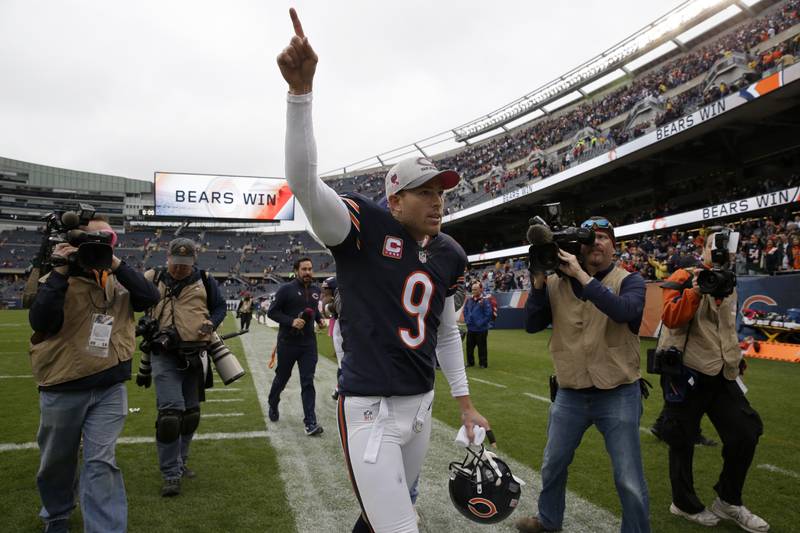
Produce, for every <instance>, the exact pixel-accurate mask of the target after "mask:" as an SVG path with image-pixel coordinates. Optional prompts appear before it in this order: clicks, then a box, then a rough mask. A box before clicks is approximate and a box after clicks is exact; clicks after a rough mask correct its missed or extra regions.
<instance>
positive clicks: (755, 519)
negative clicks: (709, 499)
mask: <svg viewBox="0 0 800 533" xmlns="http://www.w3.org/2000/svg"><path fill="white" fill-rule="evenodd" d="M711 512H712V513H714V514H715V515H717V516H718V517H720V518H723V519H725V520H733V521H734V522H736V523H737V524H739V527H740V528H742V529H744V530H745V531H749V532H750V533H765V532H766V531H769V524H767V522H766V521H765V520H764V519H763V518H761V517H760V516H758V515H754V514H753V513H752V512H751V511H750V509H748V508H747V507H745V506H744V505H731V504H729V503H726V502H724V501H723V500H721V499H719V497H717V499H716V500H714V503H712V504H711Z"/></svg>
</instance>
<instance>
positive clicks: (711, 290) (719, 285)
mask: <svg viewBox="0 0 800 533" xmlns="http://www.w3.org/2000/svg"><path fill="white" fill-rule="evenodd" d="M711 230H712V231H715V230H716V231H715V233H714V242H713V243H712V248H711V262H712V263H713V265H714V266H713V267H712V268H710V269H708V270H701V271H700V272H699V273H698V274H697V288H698V289H699V290H700V293H701V294H710V295H711V296H714V297H715V298H725V297H727V296H730V295H731V294H732V293H733V289H734V288H736V274H735V273H734V272H733V270H732V269H731V265H730V254H731V249H733V251H734V252H735V251H736V246H737V245H738V241H739V234H738V233H737V232H732V231H731V230H730V229H728V228H719V227H717V228H711Z"/></svg>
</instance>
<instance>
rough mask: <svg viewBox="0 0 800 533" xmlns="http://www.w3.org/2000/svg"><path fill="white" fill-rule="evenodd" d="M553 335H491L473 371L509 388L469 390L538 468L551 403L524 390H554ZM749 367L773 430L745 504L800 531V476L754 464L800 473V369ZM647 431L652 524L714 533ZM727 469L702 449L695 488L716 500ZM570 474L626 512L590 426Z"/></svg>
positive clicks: (506, 439)
mask: <svg viewBox="0 0 800 533" xmlns="http://www.w3.org/2000/svg"><path fill="white" fill-rule="evenodd" d="M548 338H549V332H547V331H545V332H541V333H538V334H535V335H529V334H526V333H525V332H524V331H521V330H496V331H491V332H489V368H487V369H480V368H477V367H473V368H469V369H467V373H468V375H469V376H474V377H477V378H480V379H484V380H487V381H491V382H493V383H498V384H503V385H506V386H507V387H508V388H506V389H500V388H497V387H493V386H491V385H487V384H483V383H479V382H477V381H473V382H471V383H470V392H471V395H472V398H473V402H474V404H475V406H476V407H477V408H478V409H479V410H480V411H481V413H482V414H483V415H484V416H486V417H487V418H488V419H489V420H490V422H491V424H492V427H493V429H494V431H495V433H496V435H497V438H498V443H499V446H500V450H499V452H500V454H501V456H502V455H503V454H508V455H509V456H511V457H513V458H514V459H516V460H518V461H520V462H522V463H525V464H527V465H530V466H532V467H533V468H535V469H536V470H539V469H540V468H541V463H542V451H543V450H544V445H545V442H546V427H547V408H548V404H546V403H544V402H541V401H539V400H535V399H533V398H528V397H526V396H523V395H522V393H523V392H529V393H533V394H536V395H538V396H545V397H547V396H549V389H548V384H547V383H548V376H549V375H550V374H551V373H552V368H553V366H552V363H551V360H550V357H549V355H548V351H547V340H548ZM654 344H655V343H654V341H652V340H645V341H643V342H642V365H643V367H644V366H645V359H644V354H645V351H646V349H647V348H650V347H653V346H654ZM320 352H322V353H323V354H325V355H326V356H328V357H331V354H332V353H333V349H332V346H331V344H330V341H329V340H327V339H323V338H322V337H320ZM748 363H749V365H750V366H749V368H748V370H747V372H746V375H745V381H746V383H747V386H748V387H749V389H750V391H749V392H748V395H747V396H748V398H749V399H750V402H751V404H752V405H753V407H754V408H755V409H756V410H757V411H758V412H759V413H760V415H761V417H762V419H763V421H764V427H765V431H764V435H763V436H762V437H761V440H760V442H759V446H758V448H757V450H756V456H755V459H754V461H753V468H751V469H750V472H749V474H748V478H747V482H746V484H745V490H744V502H745V505H747V506H748V507H749V508H750V509H751V510H753V511H754V512H756V513H757V514H759V515H761V516H762V517H764V518H765V519H766V520H767V521H768V522H770V524H771V526H772V529H771V531H798V530H799V529H800V526H798V524H800V511H798V505H797V502H798V495H800V482H799V481H798V480H797V479H796V478H793V477H789V476H786V475H783V474H777V473H773V472H769V471H767V470H763V469H759V468H755V466H756V465H758V464H764V463H766V464H772V465H775V466H778V467H780V468H784V469H787V470H791V471H793V472H800V441H798V436H800V431H799V430H800V421H798V418H797V416H796V411H797V405H798V404H797V400H798V396H797V392H796V391H797V383H798V382H800V365H796V364H791V363H782V362H774V361H764V360H758V359H751V360H748ZM646 377H647V378H648V379H649V380H650V381H651V382H652V383H653V385H654V386H655V389H654V390H653V393H652V395H651V396H650V398H649V399H648V400H646V401H644V415H643V417H642V423H641V425H642V426H643V427H650V425H652V423H653V422H654V421H655V419H656V417H657V416H658V413H659V412H660V410H661V406H662V401H661V397H660V395H661V391H660V388H659V386H658V381H657V379H656V378H657V376H646ZM436 393H437V401H436V403H435V407H434V416H435V417H436V418H438V419H440V420H441V421H443V422H445V423H447V424H449V425H451V426H454V427H455V426H457V424H458V423H459V418H458V409H457V405H456V403H455V402H454V401H450V400H449V396H450V393H449V388H448V386H447V382H446V380H445V379H444V377H443V376H442V375H441V374H440V375H438V376H437V380H436ZM703 431H704V433H705V434H706V435H707V436H709V437H712V438H714V439H716V440H719V437H718V436H717V434H716V431H715V430H714V428H713V426H711V424H710V423H709V422H708V419H707V418H706V417H704V419H703ZM641 437H642V438H641V441H642V456H643V460H644V468H645V475H646V478H647V483H648V487H649V491H650V516H651V523H652V530H653V531H654V532H659V533H661V532H666V533H671V532H674V533H680V532H684V531H706V528H703V527H702V526H694V525H693V524H689V523H687V522H686V521H684V520H680V519H678V518H676V517H674V516H672V515H671V514H670V513H669V510H668V508H669V504H670V502H671V493H670V486H669V477H668V469H667V447H666V445H664V444H662V443H660V442H658V441H657V440H656V439H655V438H654V437H652V436H651V435H649V434H642V436H641ZM721 467H722V457H721V446H717V447H714V448H706V447H698V448H696V449H695V460H694V476H695V485H696V490H697V493H698V495H699V496H700V497H701V498H702V499H703V501H705V502H706V503H707V504H710V503H711V501H712V500H713V498H714V496H715V495H714V493H713V489H712V486H713V485H714V483H716V480H717V477H718V475H719V472H720V469H721ZM569 472H570V475H569V482H568V489H569V490H572V491H574V492H576V493H578V494H579V495H580V496H582V497H583V498H585V499H586V500H588V501H589V502H591V503H593V504H595V505H599V506H601V507H603V508H605V509H608V510H610V511H611V512H613V513H615V514H616V515H617V516H619V515H620V513H621V509H620V506H619V500H618V499H617V494H616V490H615V488H614V482H613V478H612V474H611V463H610V460H609V458H608V455H607V454H606V452H605V448H604V445H603V440H602V437H601V436H600V433H599V432H598V431H597V430H596V429H594V428H592V429H590V430H589V431H587V432H586V435H585V436H584V438H583V442H582V444H581V446H580V448H579V449H578V451H577V452H576V455H575V460H574V461H573V463H572V466H571V467H570V471H569ZM528 497H532V496H528ZM715 530H716V531H741V530H740V529H738V528H737V527H734V526H733V525H732V524H731V523H728V524H720V526H718V527H717V528H715Z"/></svg>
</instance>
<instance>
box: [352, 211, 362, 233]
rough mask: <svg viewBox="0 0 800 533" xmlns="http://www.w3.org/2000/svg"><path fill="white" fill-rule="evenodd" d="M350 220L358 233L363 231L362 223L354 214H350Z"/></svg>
mask: <svg viewBox="0 0 800 533" xmlns="http://www.w3.org/2000/svg"><path fill="white" fill-rule="evenodd" d="M350 220H351V221H352V222H353V226H355V227H356V231H361V222H359V221H358V219H357V218H356V216H355V215H354V214H353V213H350Z"/></svg>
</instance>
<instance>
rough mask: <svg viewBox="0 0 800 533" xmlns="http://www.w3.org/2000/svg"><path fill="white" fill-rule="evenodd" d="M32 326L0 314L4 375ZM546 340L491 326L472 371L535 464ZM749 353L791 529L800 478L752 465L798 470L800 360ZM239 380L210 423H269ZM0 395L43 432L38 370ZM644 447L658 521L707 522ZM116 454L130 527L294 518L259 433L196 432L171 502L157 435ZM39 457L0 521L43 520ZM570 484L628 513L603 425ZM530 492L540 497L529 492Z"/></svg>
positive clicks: (23, 432) (771, 503)
mask: <svg viewBox="0 0 800 533" xmlns="http://www.w3.org/2000/svg"><path fill="white" fill-rule="evenodd" d="M226 327H227V328H228V330H230V329H233V327H234V324H233V321H232V319H229V320H228V321H227V322H226ZM28 334H29V329H28V326H27V315H26V313H25V312H21V311H4V312H0V375H20V374H30V364H29V362H28V357H27V355H26V353H27V337H28ZM547 338H548V333H547V332H543V333H540V334H536V335H527V334H525V333H524V332H522V331H508V330H506V331H492V332H490V334H489V362H490V367H489V368H488V369H485V370H484V369H478V368H470V369H468V374H469V375H470V376H474V377H478V378H481V379H485V380H487V381H491V382H494V383H501V384H504V385H506V386H507V387H508V388H506V389H499V388H496V387H493V386H491V385H487V384H482V383H479V382H477V381H473V382H472V383H471V392H472V397H473V399H474V402H475V405H476V406H477V407H478V409H480V410H481V412H482V413H483V414H484V415H486V416H487V417H488V418H489V419H490V420H491V422H492V425H493V427H494V429H495V432H496V433H497V436H498V439H499V440H500V453H501V455H502V454H507V455H509V456H511V457H513V458H514V459H516V460H518V461H520V462H523V463H525V464H528V465H530V466H532V467H533V468H536V469H537V470H538V469H539V468H540V467H541V458H542V450H543V448H544V444H545V428H546V424H547V404H545V403H543V402H541V401H538V400H535V399H532V398H528V397H525V396H523V395H522V393H523V392H530V393H533V394H536V395H539V396H547V395H548V388H547V377H548V376H549V375H550V373H551V371H552V364H551V362H550V358H549V356H548V354H547ZM319 339H320V342H319V346H320V351H321V352H322V353H323V354H324V355H327V356H328V357H331V358H332V352H333V350H332V347H331V344H330V341H329V339H328V338H327V337H326V336H324V335H322V336H320V337H319ZM228 345H229V346H230V348H231V350H233V351H234V353H236V354H237V355H239V356H240V357H239V361H240V362H241V363H242V364H243V365H246V359H245V358H244V357H242V356H241V354H242V349H241V343H240V342H239V341H238V339H232V340H230V341H229V342H228ZM649 346H652V341H645V342H643V343H642V353H644V350H645V348H647V347H649ZM137 359H138V354H137ZM749 363H750V368H749V369H748V371H747V375H746V382H747V385H748V387H749V388H750V392H749V393H748V397H749V398H750V401H751V403H752V405H753V406H754V407H755V408H756V410H758V411H759V413H760V414H761V416H762V418H763V420H764V425H765V434H764V436H763V437H762V438H761V442H760V443H759V447H758V450H757V452H756V457H755V460H754V468H752V469H751V470H750V474H749V476H748V481H747V484H746V485H745V493H744V498H745V503H746V504H747V505H748V506H749V507H750V508H751V509H752V510H754V511H755V512H757V513H759V514H760V515H762V516H763V517H764V518H765V519H767V520H768V521H769V522H770V523H771V525H772V529H771V531H794V530H797V529H798V528H797V524H798V523H800V513H798V511H797V503H796V502H797V495H798V494H800V482H799V481H798V480H797V479H796V478H792V477H789V476H786V475H782V474H777V473H772V472H769V471H766V470H763V469H759V468H755V465H758V464H764V463H768V464H772V465H775V466H778V467H780V468H784V469H787V470H790V471H793V472H800V457H798V452H800V443H798V439H797V437H798V435H800V432H798V429H799V428H800V422H798V420H797V417H796V416H795V412H796V406H797V400H798V396H797V393H796V392H795V391H796V387H795V383H797V382H798V380H800V366H798V365H793V364H788V363H778V362H771V361H761V360H750V361H749ZM134 368H135V365H134ZM653 381H654V382H655V380H653ZM236 386H237V387H238V388H240V389H241V390H240V391H239V392H238V393H236V396H237V397H240V398H243V399H244V401H243V402H237V403H215V404H206V405H205V406H204V411H206V412H208V411H212V410H213V411H215V412H226V411H237V412H243V413H245V416H242V417H236V418H228V419H222V418H211V419H205V420H203V422H202V423H201V431H203V432H217V431H225V432H229V431H230V432H232V431H259V430H263V429H264V422H263V416H262V414H261V412H260V408H259V406H258V403H257V398H256V393H255V389H254V387H253V384H252V380H251V378H250V376H249V375H248V376H246V377H245V378H243V379H242V380H240V381H239V382H237V383H236ZM436 388H437V394H438V400H437V402H436V406H435V409H434V415H435V416H436V417H437V418H438V419H440V420H442V421H443V422H445V423H447V424H449V425H451V426H456V425H457V423H458V413H457V408H456V404H455V402H453V401H450V400H449V391H448V387H447V383H446V381H445V380H444V379H443V378H442V376H439V379H437V383H436ZM128 390H129V404H130V407H133V408H136V407H139V408H140V409H141V411H140V412H138V413H131V414H130V415H129V417H128V420H127V422H126V427H125V432H124V435H127V436H149V435H152V434H153V421H154V417H155V399H154V391H153V389H152V388H151V389H147V390H145V389H139V388H137V387H136V386H135V385H134V384H133V383H132V382H130V383H129V385H128ZM211 394H215V393H211ZM216 394H217V395H218V396H215V397H219V398H222V397H229V396H227V394H228V393H216ZM659 394H660V393H659V391H658V389H657V388H656V390H655V391H654V394H653V396H651V398H650V399H649V400H647V401H645V402H644V416H643V420H642V425H643V426H645V427H647V426H649V425H650V424H651V423H652V422H653V421H654V420H655V417H656V416H657V415H658V412H659V410H660V407H661V400H660V398H659ZM212 397H214V396H212ZM0 402H2V405H3V406H4V408H3V409H0V442H2V443H9V442H29V441H33V440H35V436H36V427H37V424H38V395H37V391H36V387H35V385H34V384H33V382H32V381H31V380H30V379H3V380H0ZM703 429H704V432H705V433H706V435H708V436H710V437H713V438H718V437H717V436H716V432H715V431H714V429H713V427H711V425H710V424H709V423H708V421H707V419H704V425H703ZM642 452H643V456H644V461H645V473H646V476H647V481H648V485H649V489H650V501H651V519H652V525H653V531H654V532H659V533H660V532H667V533H673V532H674V533H678V532H684V531H705V529H704V528H701V527H700V526H692V525H690V524H688V523H686V522H684V521H682V520H679V519H677V518H675V517H673V516H672V515H670V514H669V512H668V510H667V509H668V506H669V502H670V493H669V482H668V479H667V448H666V446H664V445H663V444H660V443H658V442H657V441H656V440H655V439H654V438H653V437H651V436H650V435H645V434H643V435H642ZM720 452H721V449H720V447H716V448H697V449H696V454H695V482H696V485H697V490H698V493H699V495H700V496H701V498H703V499H704V500H705V501H706V502H710V500H711V499H712V497H713V496H712V494H713V491H712V489H711V487H712V485H713V484H714V482H715V481H716V477H717V475H718V473H719V469H720V467H721V464H722V460H721V457H720ZM118 461H119V464H120V466H121V467H122V470H123V473H124V475H125V481H126V487H127V491H128V500H129V523H130V530H131V531H148V532H149V531H180V530H189V529H197V527H198V524H202V527H201V529H202V530H203V531H246V530H262V531H263V530H268V531H281V532H282V531H294V518H293V516H292V513H291V510H290V508H289V506H288V504H287V501H286V496H285V493H284V491H283V488H282V483H281V481H280V477H279V476H278V474H277V472H278V465H277V461H276V457H275V453H274V451H273V449H272V448H271V447H270V446H268V445H266V444H265V442H264V440H262V439H253V440H235V441H216V442H208V441H197V442H195V443H194V444H193V446H192V459H191V466H192V468H194V469H196V470H197V471H198V474H199V477H198V478H197V479H195V480H188V481H186V482H185V490H184V493H183V494H182V495H181V497H180V498H177V499H173V500H163V499H161V498H160V497H159V496H158V488H159V484H160V475H159V472H158V467H157V461H156V456H155V449H154V447H153V446H152V445H147V444H130V445H120V446H119V447H118ZM37 465H38V452H37V451H36V450H25V451H14V452H1V453H0V472H2V474H1V475H0V490H2V494H3V500H2V501H3V505H2V509H3V512H0V531H3V532H4V531H37V530H39V529H40V523H39V521H38V519H37V517H36V513H37V512H38V507H39V499H38V494H37V492H36V488H35V475H36V469H37ZM568 487H569V489H570V490H572V491H574V492H576V493H578V494H579V495H580V496H582V497H583V498H585V499H586V500H588V501H590V502H591V503H593V504H595V505H599V506H601V507H604V508H606V509H608V510H610V511H612V512H614V513H615V514H619V512H620V509H619V503H618V500H617V496H616V492H615V489H614V485H613V481H612V478H611V467H610V462H609V459H608V457H607V455H606V453H605V450H604V447H603V443H602V439H601V438H600V435H599V434H598V433H597V431H596V430H594V429H591V430H589V431H588V432H587V434H586V436H585V437H584V441H583V444H582V445H581V447H580V448H579V449H578V452H577V453H576V457H575V461H574V462H573V464H572V467H571V469H570V479H569V483H568ZM422 497H424V495H423V496H422ZM526 497H533V496H532V495H531V494H530V493H528V494H527V495H526ZM187 508H188V509H191V512H190V513H186V512H185V511H184V510H185V509H187ZM79 524H80V517H79V516H78V515H77V513H76V515H75V516H73V527H74V528H75V529H76V530H79V529H80V526H79ZM715 530H716V531H740V530H739V529H737V528H735V527H733V526H732V525H730V524H725V525H720V526H718V527H717V528H715Z"/></svg>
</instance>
